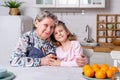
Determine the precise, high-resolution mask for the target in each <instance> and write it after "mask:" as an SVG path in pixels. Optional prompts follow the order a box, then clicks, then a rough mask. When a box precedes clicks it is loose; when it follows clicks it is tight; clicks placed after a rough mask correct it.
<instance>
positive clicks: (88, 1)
mask: <svg viewBox="0 0 120 80" xmlns="http://www.w3.org/2000/svg"><path fill="white" fill-rule="evenodd" d="M80 8H105V0H80Z"/></svg>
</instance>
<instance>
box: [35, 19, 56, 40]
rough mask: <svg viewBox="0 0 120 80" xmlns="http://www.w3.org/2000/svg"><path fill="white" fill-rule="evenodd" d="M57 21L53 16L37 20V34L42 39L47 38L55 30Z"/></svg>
mask: <svg viewBox="0 0 120 80" xmlns="http://www.w3.org/2000/svg"><path fill="white" fill-rule="evenodd" d="M54 24H55V21H54V20H53V19H51V18H44V19H43V20H42V21H38V20H36V21H35V27H36V32H37V35H38V37H39V38H40V39H42V40H46V39H47V38H49V37H50V36H51V34H52V33H53V31H54Z"/></svg>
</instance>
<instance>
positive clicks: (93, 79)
mask: <svg viewBox="0 0 120 80" xmlns="http://www.w3.org/2000/svg"><path fill="white" fill-rule="evenodd" d="M82 76H83V77H84V78H85V79H86V80H112V79H96V78H90V77H87V76H85V75H84V73H82Z"/></svg>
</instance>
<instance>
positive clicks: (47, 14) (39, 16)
mask: <svg viewBox="0 0 120 80" xmlns="http://www.w3.org/2000/svg"><path fill="white" fill-rule="evenodd" d="M44 18H51V19H53V20H54V21H55V24H56V23H57V22H58V19H57V16H56V15H54V14H53V13H51V12H49V11H43V12H41V13H39V14H37V16H36V18H35V21H36V20H38V21H42V20H43V19H44ZM35 28H36V27H35V26H34V29H35Z"/></svg>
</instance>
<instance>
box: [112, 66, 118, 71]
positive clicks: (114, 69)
mask: <svg viewBox="0 0 120 80" xmlns="http://www.w3.org/2000/svg"><path fill="white" fill-rule="evenodd" d="M110 70H112V71H113V72H119V69H118V67H116V66H111V67H110Z"/></svg>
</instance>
